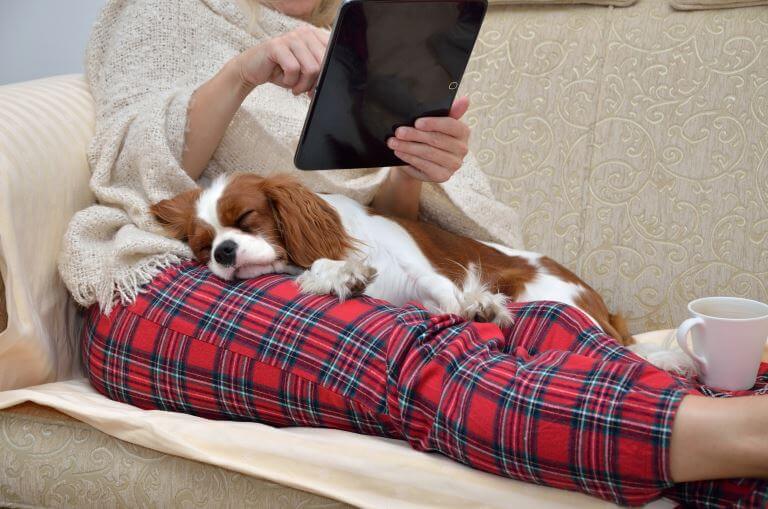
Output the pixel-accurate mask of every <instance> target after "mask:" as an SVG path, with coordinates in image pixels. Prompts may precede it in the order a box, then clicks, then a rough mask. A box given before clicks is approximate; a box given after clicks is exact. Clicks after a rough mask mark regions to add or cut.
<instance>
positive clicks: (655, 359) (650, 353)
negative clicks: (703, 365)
mask: <svg viewBox="0 0 768 509" xmlns="http://www.w3.org/2000/svg"><path fill="white" fill-rule="evenodd" d="M627 348H628V349H629V350H630V351H632V352H634V353H636V354H637V355H639V356H640V357H642V358H643V359H645V360H646V361H648V362H650V363H651V364H653V365H654V366H656V367H657V368H659V369H663V370H664V371H668V372H670V373H675V374H678V375H681V376H684V377H686V378H692V377H694V376H696V375H697V374H698V369H697V368H696V364H695V363H694V362H693V359H691V358H690V357H688V356H687V355H685V353H683V352H682V351H680V350H675V349H672V348H670V347H665V346H662V345H656V344H653V343H635V344H634V345H629V346H628V347H627Z"/></svg>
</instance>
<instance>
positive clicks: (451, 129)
mask: <svg viewBox="0 0 768 509" xmlns="http://www.w3.org/2000/svg"><path fill="white" fill-rule="evenodd" d="M414 127H416V129H420V130H422V131H432V132H440V133H444V134H447V135H448V136H453V137H454V138H469V127H468V126H467V125H466V124H465V123H464V122H462V121H461V120H458V119H455V118H451V117H421V118H420V119H418V120H416V123H415V124H414Z"/></svg>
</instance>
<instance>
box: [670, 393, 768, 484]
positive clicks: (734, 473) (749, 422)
mask: <svg viewBox="0 0 768 509" xmlns="http://www.w3.org/2000/svg"><path fill="white" fill-rule="evenodd" d="M670 471H671V475H672V479H673V480H674V481H675V482H687V481H699V480H706V479H725V478H732V477H760V478H768V397H766V396H748V397H740V398H728V399H725V398H723V399H719V398H707V397H702V396H686V397H685V398H683V401H682V403H681V404H680V407H679V409H678V412H677V415H676V416H675V422H674V423H673V428H672V439H671V444H670Z"/></svg>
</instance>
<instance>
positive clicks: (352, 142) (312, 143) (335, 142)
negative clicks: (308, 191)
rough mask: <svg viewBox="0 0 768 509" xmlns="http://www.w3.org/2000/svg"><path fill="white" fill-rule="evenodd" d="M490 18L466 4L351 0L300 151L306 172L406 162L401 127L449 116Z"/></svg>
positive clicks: (480, 6)
mask: <svg viewBox="0 0 768 509" xmlns="http://www.w3.org/2000/svg"><path fill="white" fill-rule="evenodd" d="M484 14H485V2H483V1H468V0H458V1H457V0H454V1H447V0H446V1H443V0H436V1H433V0H427V1H418V0H402V1H398V0H394V1H387V0H353V1H351V2H347V3H345V4H344V5H343V6H342V8H341V11H340V12H339V16H338V18H337V21H336V25H335V27H334V33H333V36H332V37H331V42H330V43H329V44H330V46H329V50H328V54H327V56H326V61H325V64H324V68H323V72H322V74H321V76H320V80H319V81H318V88H317V93H316V95H315V98H314V100H313V102H312V105H311V107H310V111H309V113H308V115H307V120H306V122H305V125H304V132H303V133H302V139H301V140H300V142H299V147H298V150H297V154H296V161H295V162H296V166H297V167H298V168H301V169H341V168H361V167H378V166H391V165H398V164H404V163H403V162H402V161H400V160H399V159H398V158H397V157H395V155H394V154H393V153H392V150H391V149H389V148H388V147H387V146H386V140H387V138H389V137H390V136H392V135H393V134H394V130H395V129H396V128H397V127H399V126H401V125H413V122H414V121H415V120H416V119H417V118H419V117H422V116H432V115H447V114H448V111H449V109H450V106H451V103H452V102H453V98H454V96H455V94H456V88H457V87H458V84H459V82H460V80H461V76H462V74H463V73H464V68H465V67H466V64H467V61H468V59H469V56H470V54H471V52H472V47H473V46H474V43H475V39H476V38H477V34H478V32H479V29H480V26H481V24H482V20H483V16H484Z"/></svg>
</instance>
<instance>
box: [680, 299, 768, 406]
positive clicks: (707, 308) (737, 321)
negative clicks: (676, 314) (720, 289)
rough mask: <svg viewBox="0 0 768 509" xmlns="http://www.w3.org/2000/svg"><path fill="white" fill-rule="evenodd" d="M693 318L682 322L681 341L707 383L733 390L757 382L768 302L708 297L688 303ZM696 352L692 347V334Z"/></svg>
mask: <svg viewBox="0 0 768 509" xmlns="http://www.w3.org/2000/svg"><path fill="white" fill-rule="evenodd" d="M688 311H689V312H690V313H691V316H693V318H689V319H688V320H686V321H684V322H683V323H682V324H680V327H678V329H677V343H678V344H679V345H680V348H682V349H683V351H684V352H685V353H686V354H688V355H689V356H690V357H691V358H692V359H693V361H694V363H696V366H697V368H698V369H699V378H700V380H701V381H702V382H704V383H705V384H706V385H709V386H711V387H716V388H719V389H726V390H729V391H740V390H745V389H749V388H750V387H752V386H753V385H755V378H756V377H757V370H758V369H759V368H760V358H761V357H762V354H763V348H764V347H765V342H766V338H768V305H767V304H763V303H762V302H757V301H755V300H749V299H740V298H737V297H705V298H703V299H697V300H694V301H692V302H691V303H690V304H688ZM689 332H691V335H692V337H693V351H691V349H690V348H689V347H688V333H689Z"/></svg>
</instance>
